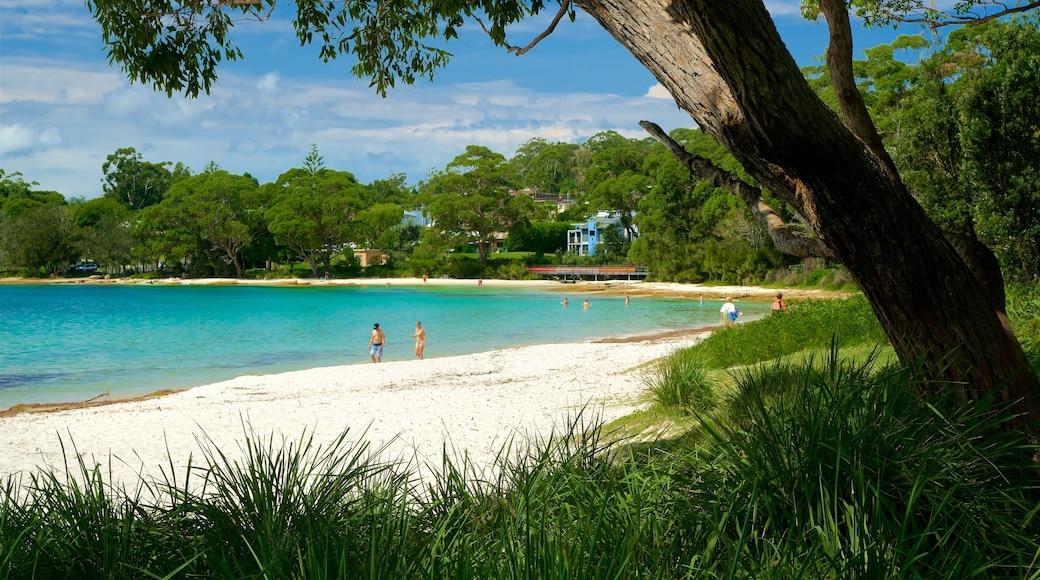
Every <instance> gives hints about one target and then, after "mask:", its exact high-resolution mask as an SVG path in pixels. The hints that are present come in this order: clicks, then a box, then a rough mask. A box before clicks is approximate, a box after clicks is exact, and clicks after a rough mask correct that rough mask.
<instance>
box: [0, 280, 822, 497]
mask: <svg viewBox="0 0 1040 580" xmlns="http://www.w3.org/2000/svg"><path fill="white" fill-rule="evenodd" d="M61 282H65V283H94V284H107V283H148V282H140V281H138V282H128V281H110V280H104V279H102V278H83V279H77V280H75V281H67V280H65V281H58V283H61ZM0 283H17V282H14V281H10V280H0ZM151 283H160V284H272V285H273V284H295V285H299V284H355V285H369V286H371V285H387V284H389V285H413V286H414V285H422V284H423V281H422V280H421V279H417V278H414V279H411V278H410V279H389V280H382V279H376V280H373V279H363V280H329V281H325V280H289V281H237V280H223V279H220V280H177V279H170V280H161V281H155V282H151ZM426 284H429V285H476V284H477V281H475V280H452V279H441V278H438V279H430V280H428V281H426ZM482 284H483V286H486V287H504V286H516V287H525V288H531V289H535V288H542V289H553V290H554V291H571V290H573V291H576V292H604V293H616V294H621V293H629V294H631V295H632V296H633V297H636V296H640V295H655V296H662V295H669V296H684V297H690V298H691V299H695V298H697V297H698V296H704V297H705V299H712V298H720V297H725V296H733V297H739V298H742V299H745V300H769V299H771V296H773V295H775V293H776V292H777V290H775V289H763V288H754V287H743V286H698V285H683V284H669V283H644V282H629V281H607V282H579V283H577V284H561V283H559V282H551V281H508V280H484V281H483V282H482ZM783 291H784V294H785V297H786V298H787V299H789V300H798V299H801V298H805V297H817V296H818V297H824V296H833V295H834V293H828V292H823V291H812V290H808V291H807V290H786V289H785V290H783ZM703 335H704V333H703V332H700V333H697V332H678V333H670V334H667V335H659V336H655V337H649V338H648V337H643V338H636V339H626V340H618V341H603V342H596V343H593V342H582V343H567V344H551V345H536V346H524V347H518V348H511V349H506V350H499V351H492V352H486V353H480V354H474V355H466V356H455V357H444V358H433V359H427V360H423V361H418V360H413V361H400V362H386V363H381V364H371V363H368V364H359V365H347V366H336V367H326V368H316V369H310V370H305V371H297V372H289V373H283V374H277V375H266V376H244V377H239V378H237V379H234V380H230V381H225V382H221V383H216V384H212V385H207V386H202V387H195V388H192V389H189V390H186V391H180V392H174V393H161V396H153V397H145V398H140V399H132V400H128V401H122V402H116V403H114V404H97V405H93V404H88V405H84V404H70V405H58V406H47V407H46V408H43V409H35V410H28V411H23V412H14V413H7V414H6V416H2V417H0V440H2V441H4V449H3V452H2V453H0V478H6V477H7V476H10V475H13V474H25V473H28V472H31V471H32V470H35V469H38V468H40V467H44V468H53V469H56V470H58V471H63V470H64V466H65V463H66V461H68V462H69V464H70V465H72V466H73V467H75V465H76V456H77V454H78V455H79V456H80V457H83V458H84V459H85V460H86V461H87V463H88V465H92V464H93V463H95V462H97V463H100V464H101V465H102V466H104V469H105V470H106V471H107V470H108V469H109V466H111V470H112V476H113V479H114V480H115V481H121V482H125V483H127V484H131V485H132V484H136V482H137V481H138V479H139V477H138V475H139V474H141V475H143V476H144V477H145V478H156V477H159V476H160V475H161V474H162V472H161V471H160V470H161V469H165V470H166V471H167V472H168V471H169V469H170V466H171V463H172V465H173V468H174V469H175V470H176V472H177V477H178V478H181V479H182V478H183V474H184V470H185V468H186V466H187V465H188V462H189V459H191V458H194V459H193V461H194V462H195V463H196V464H197V463H198V461H199V458H200V457H201V451H200V449H201V448H200V441H202V440H209V441H211V442H212V443H211V444H212V446H214V447H215V448H218V449H220V450H221V451H222V452H223V453H225V454H228V455H229V456H231V457H236V456H237V455H236V454H239V453H240V451H241V445H242V442H243V441H244V439H245V437H246V433H247V432H248V433H252V434H255V435H260V436H263V437H268V436H271V435H273V436H274V437H276V438H277V439H279V440H280V439H281V438H282V437H285V438H287V439H288V440H296V439H298V438H299V437H300V436H301V434H303V433H304V432H307V433H308V434H312V435H313V436H314V440H315V442H319V443H323V442H327V441H331V440H332V439H334V438H335V437H336V436H338V435H339V434H341V433H342V432H343V430H344V429H349V433H350V434H349V437H348V439H350V440H360V439H364V440H367V441H369V442H370V443H371V444H372V446H373V447H381V446H385V452H384V454H383V455H384V456H385V457H388V458H395V459H400V460H402V461H408V462H413V464H414V466H415V467H416V468H417V469H418V471H419V472H420V473H422V472H424V470H423V469H422V466H423V465H424V464H426V463H427V462H429V463H432V464H433V465H437V464H439V463H440V459H441V454H442V450H443V449H444V446H445V445H447V446H448V447H449V448H454V449H455V450H457V451H458V452H460V453H461V452H463V451H465V452H466V453H468V454H469V456H470V458H471V459H473V460H474V461H475V462H476V463H477V464H484V463H486V462H487V461H488V460H489V459H490V458H493V457H494V455H495V454H496V452H498V450H499V449H500V448H501V446H502V445H503V444H504V443H506V442H507V441H508V440H509V439H510V438H512V437H514V436H519V437H529V436H535V437H538V436H547V435H549V434H550V433H551V432H553V431H554V430H557V429H564V428H566V426H567V424H568V422H569V420H570V419H571V418H573V417H574V416H575V415H576V414H577V413H578V412H579V411H580V410H582V409H585V416H586V417H589V418H591V417H592V416H595V417H597V419H598V420H599V421H603V422H608V421H611V420H614V419H616V418H618V417H621V416H624V415H626V414H629V413H631V412H632V411H633V410H635V409H637V408H639V407H640V406H642V405H645V404H647V402H648V397H647V395H646V389H645V387H644V385H643V382H642V376H641V373H642V371H643V369H645V368H646V367H647V365H649V364H650V363H652V361H654V360H657V359H659V358H661V357H663V356H665V355H667V354H668V353H670V352H672V351H673V350H674V349H676V348H678V347H681V346H686V345H690V344H693V343H694V342H695V341H696V340H698V339H699V338H700V337H701V336H703ZM63 445H64V450H63Z"/></svg>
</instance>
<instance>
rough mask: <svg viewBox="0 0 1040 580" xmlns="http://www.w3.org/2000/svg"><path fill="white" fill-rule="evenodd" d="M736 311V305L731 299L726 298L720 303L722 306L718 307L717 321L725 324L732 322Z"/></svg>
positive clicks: (735, 317)
mask: <svg viewBox="0 0 1040 580" xmlns="http://www.w3.org/2000/svg"><path fill="white" fill-rule="evenodd" d="M738 312H739V311H738V310H737V305H736V304H733V299H732V298H727V299H726V301H725V302H723V303H722V308H720V309H719V322H721V323H722V324H723V325H726V326H729V325H730V324H733V323H734V322H735V321H736V320H737V316H738V314H737V313H738Z"/></svg>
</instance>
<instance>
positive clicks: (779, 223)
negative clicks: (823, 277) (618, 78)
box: [639, 121, 836, 260]
mask: <svg viewBox="0 0 1040 580" xmlns="http://www.w3.org/2000/svg"><path fill="white" fill-rule="evenodd" d="M639 126H640V127H642V128H643V129H645V130H646V132H647V133H649V134H650V135H651V136H652V137H653V138H655V139H657V140H658V141H660V142H661V144H662V145H664V146H665V147H667V148H668V151H669V152H671V154H672V156H674V157H675V158H676V159H677V160H678V161H679V163H682V164H683V166H684V167H686V168H687V169H688V170H689V171H690V173H691V174H692V175H695V176H697V177H699V178H701V179H706V180H708V181H710V182H711V183H712V184H713V185H715V186H716V187H724V188H726V189H728V190H730V191H731V192H733V194H734V195H736V196H737V197H739V198H740V199H741V201H743V202H744V204H745V205H747V207H748V209H750V210H751V213H752V214H754V216H755V217H756V218H758V220H759V221H761V222H762V225H763V226H765V229H766V232H767V233H768V234H769V237H770V238H771V239H772V240H773V244H774V245H776V248H777V249H778V250H780V251H781V252H783V253H784V254H787V255H789V256H795V257H797V258H825V259H828V260H835V259H836V256H835V255H834V252H833V251H832V250H831V249H830V248H828V247H827V246H826V244H824V243H823V240H821V239H819V238H806V237H802V236H796V235H795V234H794V233H793V232H792V231H791V229H790V228H789V227H788V226H787V222H785V221H784V219H783V218H781V217H780V215H779V214H777V213H776V211H774V210H773V208H772V207H770V206H769V204H767V203H766V202H765V201H763V200H762V190H761V189H760V188H758V187H755V186H754V185H750V184H748V183H745V182H743V181H741V180H740V178H739V177H737V176H736V175H733V174H732V173H730V172H728V171H725V170H723V169H719V168H718V167H716V166H715V164H713V163H712V162H711V161H710V160H708V159H705V158H704V157H701V156H699V155H694V154H693V153H690V152H689V151H687V150H686V149H685V148H683V146H682V145H681V144H680V143H679V142H677V141H676V140H675V139H672V138H671V137H670V136H669V135H668V133H665V131H664V129H662V128H661V127H660V126H659V125H658V124H657V123H653V122H651V121H640V122H639Z"/></svg>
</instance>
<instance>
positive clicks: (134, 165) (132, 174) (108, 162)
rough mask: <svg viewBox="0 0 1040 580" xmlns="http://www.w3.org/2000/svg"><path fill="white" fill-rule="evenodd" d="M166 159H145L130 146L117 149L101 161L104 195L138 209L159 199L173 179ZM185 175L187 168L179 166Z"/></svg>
mask: <svg viewBox="0 0 1040 580" xmlns="http://www.w3.org/2000/svg"><path fill="white" fill-rule="evenodd" d="M170 165H173V164H172V163H170V162H169V161H166V162H163V163H151V162H149V161H144V160H142V158H141V154H140V153H138V152H137V150H136V149H134V148H133V147H125V148H121V149H116V151H115V153H113V154H111V155H109V156H108V157H107V158H106V159H105V162H104V163H103V164H102V165H101V172H102V173H104V175H105V178H104V180H103V181H104V185H103V186H102V189H103V190H104V192H105V197H109V198H111V199H114V200H116V201H118V202H119V203H122V204H123V205H125V206H126V207H128V208H130V209H141V208H145V207H148V206H150V205H155V204H157V203H159V202H160V201H162V198H163V195H164V194H165V193H166V190H168V189H169V188H170V185H172V184H173V182H174V181H175V179H174V173H173V172H172V171H171V170H170V168H169V166H170ZM179 169H180V170H181V171H182V172H183V173H185V174H184V175H181V176H179V177H181V178H182V177H187V175H186V173H187V172H186V170H184V169H183V168H179Z"/></svg>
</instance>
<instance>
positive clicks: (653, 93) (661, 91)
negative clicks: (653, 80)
mask: <svg viewBox="0 0 1040 580" xmlns="http://www.w3.org/2000/svg"><path fill="white" fill-rule="evenodd" d="M646 96H647V97H649V98H651V99H667V100H669V101H674V100H675V99H673V98H672V93H670V92H668V89H666V88H664V85H662V84H661V83H657V84H656V85H654V86H652V87H650V89H649V90H647V91H646Z"/></svg>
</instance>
